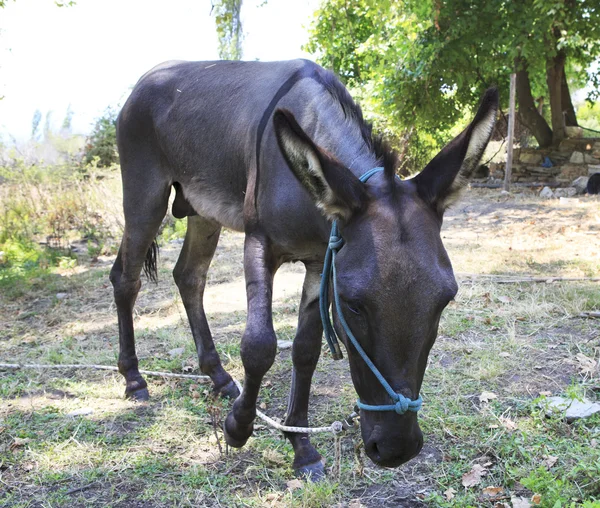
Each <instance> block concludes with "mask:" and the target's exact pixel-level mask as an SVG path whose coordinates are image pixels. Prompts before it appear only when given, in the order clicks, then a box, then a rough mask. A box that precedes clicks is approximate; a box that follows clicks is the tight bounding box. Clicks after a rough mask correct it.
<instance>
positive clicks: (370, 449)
mask: <svg viewBox="0 0 600 508" xmlns="http://www.w3.org/2000/svg"><path fill="white" fill-rule="evenodd" d="M366 451H367V455H369V457H371V460H374V461H375V462H377V461H379V460H381V453H379V448H377V441H371V442H369V443H368V444H367V450H366Z"/></svg>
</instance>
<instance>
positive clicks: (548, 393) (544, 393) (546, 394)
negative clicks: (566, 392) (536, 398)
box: [540, 390, 552, 397]
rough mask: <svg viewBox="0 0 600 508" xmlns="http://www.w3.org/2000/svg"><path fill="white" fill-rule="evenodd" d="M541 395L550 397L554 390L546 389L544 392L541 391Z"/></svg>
mask: <svg viewBox="0 0 600 508" xmlns="http://www.w3.org/2000/svg"><path fill="white" fill-rule="evenodd" d="M540 395H543V396H544V397H550V396H551V395H552V392H549V391H546V390H544V391H543V392H540Z"/></svg>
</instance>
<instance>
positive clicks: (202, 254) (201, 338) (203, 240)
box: [173, 215, 239, 398]
mask: <svg viewBox="0 0 600 508" xmlns="http://www.w3.org/2000/svg"><path fill="white" fill-rule="evenodd" d="M220 233H221V226H220V225H219V224H217V223H216V222H214V221H211V220H209V219H204V218H202V217H199V216H197V215H195V216H192V217H188V227H187V233H186V235H185V241H184V242H183V248H182V249H181V254H180V255H179V259H178V260H177V264H176V265H175V269H174V270H173V278H174V279H175V283H176V284H177V287H178V288H179V293H180V294H181V299H182V301H183V305H184V306H185V310H186V313H187V316H188V320H189V322H190V327H191V329H192V335H193V336H194V342H195V343H196V350H197V351H198V360H199V363H200V371H201V372H202V373H203V374H206V375H208V376H210V378H211V379H212V382H213V386H214V391H215V393H219V394H221V395H224V396H226V397H232V398H234V397H237V396H238V395H239V390H238V388H237V386H236V385H235V383H234V382H233V380H232V379H231V376H230V375H229V374H228V373H227V372H225V369H223V366H222V365H221V359H220V358H219V354H218V353H217V350H216V349H215V344H214V342H213V339H212V336H211V333H210V328H209V326H208V322H207V320H206V314H205V313H204V305H203V301H202V299H203V296H204V287H205V285H206V273H207V272H208V268H209V266H210V262H211V260H212V257H213V255H214V253H215V249H216V248H217V243H218V242H219V235H220Z"/></svg>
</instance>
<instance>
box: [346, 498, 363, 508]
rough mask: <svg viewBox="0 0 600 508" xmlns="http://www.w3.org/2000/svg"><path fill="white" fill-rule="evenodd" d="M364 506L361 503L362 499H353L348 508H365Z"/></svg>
mask: <svg viewBox="0 0 600 508" xmlns="http://www.w3.org/2000/svg"><path fill="white" fill-rule="evenodd" d="M364 506H365V505H364V504H362V503H361V502H360V499H353V500H352V501H350V504H349V505H348V508H364Z"/></svg>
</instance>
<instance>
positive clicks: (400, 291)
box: [110, 60, 498, 478]
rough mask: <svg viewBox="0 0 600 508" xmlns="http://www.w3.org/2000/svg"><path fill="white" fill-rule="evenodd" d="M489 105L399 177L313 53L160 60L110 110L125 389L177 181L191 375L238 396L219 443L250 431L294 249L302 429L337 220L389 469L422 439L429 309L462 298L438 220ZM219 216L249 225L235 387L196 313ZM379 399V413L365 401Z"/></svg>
mask: <svg viewBox="0 0 600 508" xmlns="http://www.w3.org/2000/svg"><path fill="white" fill-rule="evenodd" d="M497 109H498V93H497V91H496V90H495V89H491V90H488V91H487V92H486V94H485V96H484V98H483V101H482V103H481V105H480V107H479V110H478V112H477V114H476V116H475V118H474V120H473V122H472V123H471V124H470V125H469V126H468V127H467V128H466V129H465V130H464V131H463V132H462V133H461V134H460V135H459V136H458V137H456V138H455V139H454V140H453V141H451V142H450V143H449V144H448V145H447V146H446V147H445V148H444V149H443V150H442V151H441V152H440V153H439V154H438V155H437V156H436V157H435V158H434V159H433V160H432V161H431V162H430V163H429V164H428V165H427V166H426V167H425V169H423V170H422V172H421V173H420V174H418V175H417V176H416V177H414V178H412V179H407V180H403V181H401V180H400V179H399V178H397V177H396V176H395V170H396V164H397V162H396V157H395V155H394V153H393V151H392V150H390V149H389V147H388V146H387V145H386V144H385V143H384V142H383V141H382V140H381V138H380V137H378V136H376V135H375V134H374V133H373V132H372V129H371V126H370V125H369V124H368V123H366V122H365V120H364V119H363V115H362V113H361V110H360V108H359V106H357V105H356V104H355V103H354V102H353V100H352V98H351V97H350V95H349V93H348V91H347V90H346V88H344V86H343V85H342V84H341V83H340V82H339V81H338V79H337V78H336V77H335V76H334V75H333V74H332V73H330V72H328V71H326V70H324V69H323V68H321V67H319V66H318V65H316V64H314V63H312V62H309V61H305V60H294V61H289V62H230V61H217V62H167V63H164V64H161V65H159V66H158V67H155V68H154V69H152V70H151V71H149V72H148V73H146V74H145V75H144V76H143V77H142V78H141V79H140V81H139V82H138V83H137V85H136V86H135V88H134V89H133V91H132V93H131V96H130V97H129V99H128V100H127V102H126V104H125V106H124V107H123V109H122V111H121V112H120V115H119V118H118V136H117V138H118V147H119V155H120V160H121V169H122V179H123V204H124V214H125V230H124V235H123V239H122V242H121V246H120V249H119V253H118V255H117V258H116V260H115V263H114V266H113V268H112V270H111V274H110V279H111V282H112V284H113V286H114V296H115V302H116V307H117V313H118V322H119V348H120V352H119V359H118V366H119V371H120V372H121V374H122V375H123V376H124V377H125V380H126V389H125V395H126V396H127V397H130V398H133V399H138V400H144V399H147V398H148V396H149V395H148V389H147V384H146V381H145V380H144V378H143V377H142V376H141V375H140V373H139V370H138V359H137V357H136V353H135V344H134V330H133V320H132V309H133V305H134V302H135V300H136V296H137V294H138V291H139V288H140V274H141V271H142V269H144V268H145V269H146V271H147V272H149V274H150V275H151V276H152V275H155V270H156V250H155V248H154V247H153V246H154V245H155V244H154V243H153V240H154V238H155V236H156V234H157V232H158V229H159V226H160V224H161V221H162V219H163V218H164V216H165V213H166V212H167V207H168V202H169V195H170V192H171V188H174V190H175V193H176V194H175V199H174V201H173V204H172V213H173V215H174V216H175V217H178V218H183V217H187V222H188V227H187V233H186V236H185V240H184V243H183V248H182V251H181V254H180V256H179V259H178V261H177V263H176V266H175V269H174V271H173V276H174V279H175V282H176V284H177V286H178V288H179V291H180V293H181V298H182V301H183V304H184V306H185V309H186V312H187V316H188V319H189V323H190V327H191V331H192V335H193V338H194V341H195V344H196V348H197V352H198V359H199V364H200V370H201V371H202V373H204V374H207V375H208V376H210V378H211V380H212V382H213V388H214V391H215V392H216V393H217V394H220V395H223V396H228V397H236V400H235V402H234V404H233V407H232V410H231V412H230V413H229V414H228V416H227V419H226V421H225V423H224V431H225V439H226V441H227V443H228V444H229V445H231V446H234V447H241V446H243V445H244V444H245V443H246V441H247V440H248V438H249V437H250V435H251V434H252V431H253V422H254V419H255V415H256V401H257V397H258V393H259V389H260V384H261V380H262V379H263V376H264V375H265V373H266V372H267V371H268V370H269V368H270V367H271V365H272V364H273V361H274V359H275V355H276V351H277V340H276V336H275V332H274V330H273V319H272V314H271V310H272V286H273V277H274V275H275V272H276V271H277V269H278V268H279V267H280V266H281V265H282V264H283V263H285V262H289V261H300V262H302V263H303V264H304V266H305V268H306V276H305V279H304V285H303V289H302V298H301V303H300V310H299V318H298V328H297V333H296V337H295V339H294V343H293V348H292V360H293V372H292V376H291V377H292V382H291V392H290V397H289V402H288V410H287V418H286V421H285V423H286V425H292V426H308V402H309V392H310V386H311V379H312V376H313V372H314V370H315V367H316V364H317V361H318V358H319V355H320V351H321V338H322V335H323V326H322V323H321V320H320V308H319V287H320V282H321V273H322V272H323V266H324V259H325V253H326V250H327V246H328V239H329V233H330V229H331V227H332V222H333V221H335V224H336V228H338V229H337V230H338V232H339V235H340V236H341V238H343V241H344V242H345V243H344V245H343V246H342V247H341V248H340V245H341V242H337V243H336V245H335V246H334V248H335V250H336V252H335V254H336V260H335V269H336V270H337V275H336V279H335V280H334V284H335V298H336V305H335V306H334V308H333V310H332V313H333V316H334V323H335V324H334V326H335V329H337V332H338V334H339V336H340V339H341V341H342V342H343V343H344V345H345V349H346V351H347V354H348V357H349V363H350V372H351V375H352V381H353V384H354V387H355V389H356V391H357V393H358V396H359V406H360V407H361V408H362V409H361V410H360V413H361V414H360V417H361V432H362V438H363V441H364V444H365V450H366V453H367V455H368V456H369V457H370V458H371V459H372V460H373V461H374V462H375V463H377V464H379V465H382V466H390V467H394V466H398V465H400V464H402V463H404V462H406V461H407V460H410V459H411V458H412V457H414V456H416V455H417V454H418V453H419V451H420V450H421V447H422V445H423V435H422V433H421V430H420V428H419V425H418V422H417V414H416V409H418V407H417V400H419V399H418V395H419V391H420V388H421V383H422V380H423V375H424V372H425V367H426V364H427V357H428V354H429V351H430V349H431V347H432V345H433V343H434V341H435V338H436V335H437V329H438V324H439V320H440V315H441V313H442V311H443V309H444V308H445V307H446V305H447V304H448V302H450V300H452V299H453V297H454V296H455V294H456V292H457V284H456V281H455V278H454V274H453V271H452V266H451V264H450V260H449V259H448V256H447V254H446V251H445V249H444V247H443V245H442V241H441V238H440V228H441V225H442V218H443V214H444V210H446V208H447V207H448V206H449V205H450V204H451V203H452V202H453V201H454V200H455V199H456V198H457V195H458V194H459V191H460V190H461V188H463V187H464V186H465V185H466V183H467V182H468V179H469V177H470V176H471V175H472V173H473V172H474V170H475V169H476V168H477V166H478V163H479V161H480V159H481V156H482V154H483V152H484V150H485V148H486V146H487V143H488V141H489V139H490V136H491V133H492V129H493V127H494V123H495V119H496V114H497ZM376 167H378V168H379V169H378V170H376V171H372V172H371V173H370V174H372V176H371V177H370V178H369V179H368V181H364V180H365V179H364V178H363V179H362V180H361V178H360V177H362V176H364V175H365V174H366V173H367V172H369V171H371V170H373V168H376ZM223 226H225V227H227V228H230V229H233V230H236V231H241V232H243V233H244V234H245V243H244V273H245V279H246V292H247V301H248V314H247V321H246V328H245V331H244V333H243V336H242V341H241V359H242V362H243V365H244V371H245V376H244V384H243V389H242V392H241V393H239V391H238V389H237V387H236V385H235V384H234V382H233V380H232V378H231V376H230V375H229V374H228V373H227V372H226V371H225V370H224V368H223V366H222V365H221V361H220V359H219V355H218V353H217V351H216V350H215V346H214V343H213V339H212V337H211V333H210V329H209V325H208V323H207V319H206V315H205V312H204V307H203V293H204V288H205V284H206V274H207V271H208V268H209V265H210V262H211V258H212V256H213V254H214V251H215V248H216V246H217V242H218V240H219V233H220V231H221V228H222V227H223ZM325 305H327V304H325ZM327 314H329V311H328V310H327ZM342 321H343V323H342ZM342 324H343V326H342ZM330 326H331V325H330ZM350 335H352V339H353V341H352V342H351V341H350V340H349V336H350ZM359 348H360V349H362V350H363V353H365V355H367V356H368V358H367V360H368V359H370V361H371V363H372V364H373V365H374V366H375V367H376V369H375V370H378V373H379V377H378V376H377V374H376V373H375V372H374V371H373V370H372V369H371V368H369V366H368V365H367V360H365V359H364V358H365V357H363V356H361V354H359V351H358V349H359ZM382 379H383V381H382ZM384 382H385V383H387V388H386V387H385V385H384V386H383V387H382V383H384ZM384 388H385V389H384ZM390 394H391V395H392V397H393V400H392V402H395V403H396V404H395V405H392V406H390V405H389V404H390ZM398 401H400V402H398ZM361 404H362V405H361ZM386 404H387V405H386ZM402 404H404V406H403V407H401V408H400V409H398V408H399V407H400V406H402ZM410 404H412V406H410ZM382 407H383V408H387V409H390V408H391V410H385V411H382V410H375V409H377V408H382ZM374 408H375V409H374ZM407 409H412V410H409V411H407ZM287 438H288V439H289V440H290V441H291V444H292V446H293V448H294V454H295V455H294V462H293V467H294V469H295V471H296V472H297V473H298V474H306V475H313V477H317V478H318V477H320V476H322V475H323V474H324V466H323V464H322V460H321V456H320V455H319V453H318V452H317V450H316V449H315V448H314V447H313V445H312V444H311V442H310V440H309V438H308V435H307V434H289V435H287Z"/></svg>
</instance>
